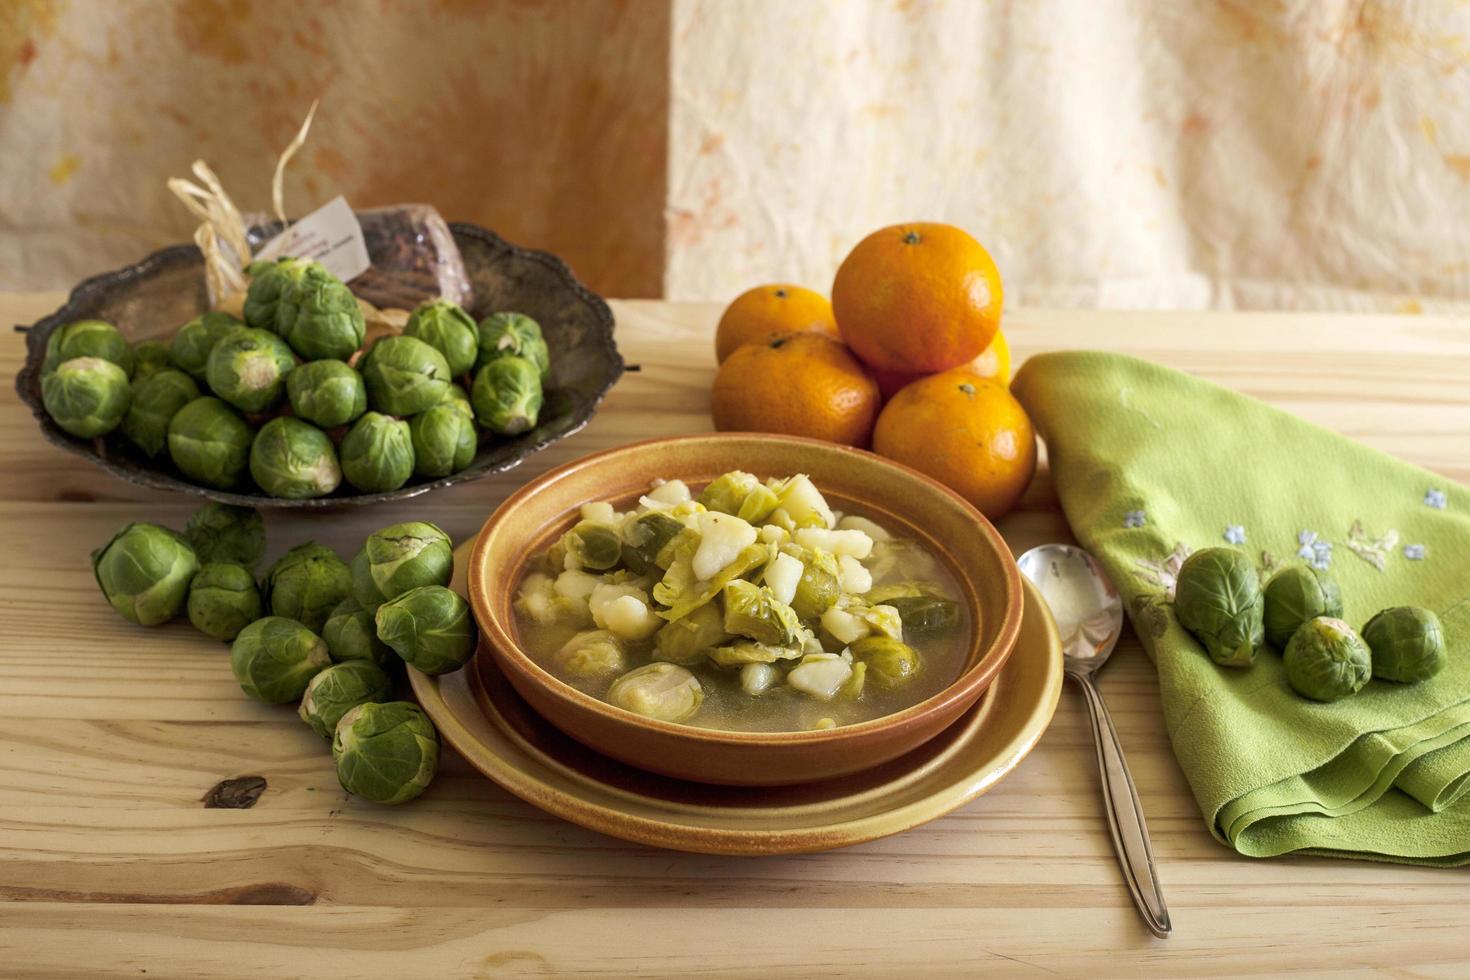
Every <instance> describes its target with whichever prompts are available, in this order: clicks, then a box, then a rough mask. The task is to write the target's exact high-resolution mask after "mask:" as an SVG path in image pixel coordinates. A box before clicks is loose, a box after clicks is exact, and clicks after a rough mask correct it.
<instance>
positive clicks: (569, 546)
mask: <svg viewBox="0 0 1470 980" xmlns="http://www.w3.org/2000/svg"><path fill="white" fill-rule="evenodd" d="M561 546H562V547H563V548H564V549H566V553H567V554H569V555H571V556H572V558H574V559H575V560H576V562H577V564H579V565H581V566H582V567H583V568H592V569H596V570H597V571H605V570H606V569H609V568H613V567H615V566H616V565H617V564H618V562H620V561H622V560H623V541H622V539H621V538H620V537H618V532H616V531H614V530H613V529H612V528H610V527H608V526H607V525H606V524H598V523H597V522H595V521H578V522H577V524H576V526H575V527H573V528H572V529H571V530H570V531H568V532H567V533H566V534H563V535H562V536H561Z"/></svg>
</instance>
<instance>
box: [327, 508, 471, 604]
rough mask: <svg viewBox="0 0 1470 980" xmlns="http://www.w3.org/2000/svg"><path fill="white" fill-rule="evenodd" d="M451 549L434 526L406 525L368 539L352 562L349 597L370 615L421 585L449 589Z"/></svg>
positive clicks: (448, 542) (371, 535)
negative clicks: (445, 586)
mask: <svg viewBox="0 0 1470 980" xmlns="http://www.w3.org/2000/svg"><path fill="white" fill-rule="evenodd" d="M453 576H454V546H453V545H452V544H451V543H450V540H449V535H447V534H445V533H444V532H443V531H442V530H440V529H439V528H438V527H436V526H435V525H433V524H427V523H424V522H422V521H409V522H407V523H404V524H393V525H390V526H389V527H385V528H383V529H382V530H381V531H375V532H373V533H372V534H370V535H368V539H367V540H366V541H364V542H363V545H362V550H360V551H359V552H358V553H357V557H355V558H353V559H352V597H353V598H354V599H356V600H357V601H358V603H360V604H361V605H362V607H363V608H364V609H367V610H369V611H373V610H376V609H377V608H378V606H379V605H381V604H382V603H384V602H386V601H388V600H389V599H396V598H398V597H399V596H401V595H403V593H405V592H407V591H409V590H410V589H416V588H418V587H419V586H421V585H448V584H449V580H450V579H451V578H452V577H453Z"/></svg>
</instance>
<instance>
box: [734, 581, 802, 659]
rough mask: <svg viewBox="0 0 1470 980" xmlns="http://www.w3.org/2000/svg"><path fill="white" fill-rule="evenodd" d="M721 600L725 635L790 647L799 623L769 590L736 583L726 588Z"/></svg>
mask: <svg viewBox="0 0 1470 980" xmlns="http://www.w3.org/2000/svg"><path fill="white" fill-rule="evenodd" d="M724 597H725V632H727V633H733V634H735V635H736V636H748V637H750V638H751V639H752V640H755V641H756V642H757V643H765V644H767V645H769V646H790V645H792V644H793V643H795V642H796V639H797V634H798V631H800V629H801V620H800V619H798V618H797V615H796V611H795V610H793V609H792V608H791V607H790V606H788V605H786V604H785V603H784V602H781V601H780V600H778V599H777V598H776V597H775V596H774V595H772V594H771V590H770V589H768V588H765V587H763V586H759V585H754V584H752V583H750V582H747V581H745V580H744V579H736V580H735V581H733V582H731V583H730V584H729V585H726V586H725V591H724Z"/></svg>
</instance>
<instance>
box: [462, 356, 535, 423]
mask: <svg viewBox="0 0 1470 980" xmlns="http://www.w3.org/2000/svg"><path fill="white" fill-rule="evenodd" d="M470 402H471V403H472V404H473V405H474V407H475V420H476V421H477V422H479V423H480V424H481V425H482V426H484V427H485V428H487V429H489V430H490V431H491V432H495V433H498V434H500V435H503V436H518V435H520V434H521V433H522V432H528V431H530V430H531V429H533V428H535V427H536V419H537V417H538V416H539V414H540V412H541V402H542V395H541V379H540V378H539V377H538V376H537V374H536V367H535V365H533V364H532V363H531V362H530V361H528V360H526V359H524V358H521V357H501V358H497V359H496V360H493V361H491V362H490V363H489V364H486V365H485V366H484V367H482V368H481V369H480V373H479V374H477V375H475V384H474V387H473V388H472V389H470Z"/></svg>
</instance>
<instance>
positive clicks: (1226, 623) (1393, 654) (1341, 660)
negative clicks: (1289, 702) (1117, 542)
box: [1174, 548, 1445, 701]
mask: <svg viewBox="0 0 1470 980" xmlns="http://www.w3.org/2000/svg"><path fill="white" fill-rule="evenodd" d="M1174 613H1175V615H1176V616H1178V617H1179V624H1180V625H1181V626H1183V627H1184V628H1185V629H1187V630H1189V632H1190V633H1192V634H1194V636H1195V638H1197V639H1198V640H1199V641H1200V643H1202V644H1203V645H1204V647H1205V650H1206V651H1207V652H1208V653H1209V655H1210V657H1211V659H1213V660H1214V661H1215V663H1217V664H1223V665H1225V666H1227V667H1249V666H1250V665H1251V664H1253V663H1254V662H1255V657H1256V650H1257V649H1258V648H1260V647H1261V646H1262V645H1263V644H1265V643H1270V644H1271V646H1273V647H1275V648H1276V649H1277V650H1280V651H1281V652H1282V660H1283V663H1284V665H1285V667H1286V679H1287V682H1288V683H1290V684H1291V687H1292V689H1293V690H1295V691H1296V692H1297V693H1298V694H1300V695H1302V696H1303V697H1306V698H1311V699H1312V700H1314V701H1337V700H1339V699H1341V698H1345V697H1347V696H1348V695H1350V694H1356V693H1357V692H1358V691H1360V690H1362V688H1363V686H1364V685H1365V684H1367V683H1368V680H1369V678H1370V677H1377V678H1378V679H1380V680H1385V681H1396V682H1398V683H1402V684H1412V683H1415V682H1418V681H1422V680H1427V679H1428V678H1430V677H1433V676H1434V675H1435V674H1438V673H1439V672H1440V671H1441V670H1443V669H1444V665H1445V643H1444V632H1443V631H1442V630H1441V628H1440V625H1439V619H1438V617H1436V616H1435V615H1434V613H1432V612H1430V611H1429V610H1428V609H1422V608H1420V607H1418V606H1395V607H1393V608H1391V609H1384V610H1382V611H1380V612H1379V613H1378V614H1377V615H1375V616H1374V617H1373V618H1372V619H1370V620H1368V622H1367V623H1366V624H1364V626H1363V630H1362V632H1361V633H1359V632H1357V631H1355V630H1354V629H1353V628H1352V627H1351V626H1349V625H1348V624H1347V623H1346V622H1344V621H1343V619H1342V592H1341V590H1340V589H1339V588H1338V586H1337V583H1336V582H1335V581H1333V580H1332V578H1331V577H1330V576H1329V575H1327V573H1326V572H1323V571H1320V570H1318V569H1316V568H1312V567H1310V566H1306V565H1289V566H1287V567H1286V568H1283V569H1281V570H1280V571H1279V572H1277V573H1276V574H1275V575H1273V576H1272V577H1271V580H1270V581H1268V582H1267V583H1266V587H1265V588H1264V589H1263V588H1261V584H1260V580H1259V579H1258V577H1257V575H1256V569H1255V566H1253V565H1252V564H1251V562H1250V559H1249V558H1247V557H1246V556H1245V555H1244V554H1242V553H1241V552H1239V551H1236V550H1235V549H1233V548H1205V549H1204V550H1202V551H1196V552H1195V553H1194V554H1192V555H1190V556H1189V558H1188V559H1187V560H1185V562H1184V564H1183V565H1182V566H1181V567H1180V569H1179V578H1178V581H1177V583H1176V588H1175V593H1174Z"/></svg>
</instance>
